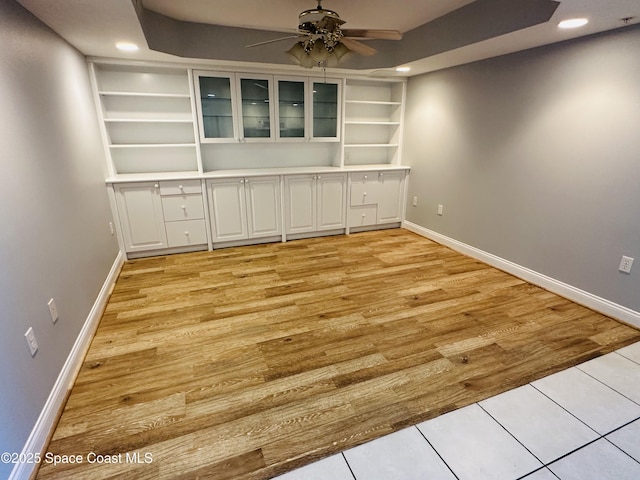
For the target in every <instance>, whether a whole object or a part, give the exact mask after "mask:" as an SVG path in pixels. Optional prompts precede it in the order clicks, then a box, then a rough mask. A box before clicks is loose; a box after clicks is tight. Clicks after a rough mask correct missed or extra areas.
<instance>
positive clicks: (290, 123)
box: [276, 78, 307, 141]
mask: <svg viewBox="0 0 640 480" xmlns="http://www.w3.org/2000/svg"><path fill="white" fill-rule="evenodd" d="M277 84H278V87H277V88H278V105H277V112H276V117H277V119H278V124H277V125H276V128H277V130H276V131H277V138H278V140H285V141H287V140H289V141H296V140H297V141H300V140H305V139H307V115H306V111H305V107H306V103H307V102H306V98H307V93H306V92H307V82H306V79H304V78H278V79H277Z"/></svg>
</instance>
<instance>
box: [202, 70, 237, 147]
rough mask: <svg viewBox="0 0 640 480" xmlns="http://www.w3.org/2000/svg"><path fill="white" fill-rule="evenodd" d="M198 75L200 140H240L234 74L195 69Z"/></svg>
mask: <svg viewBox="0 0 640 480" xmlns="http://www.w3.org/2000/svg"><path fill="white" fill-rule="evenodd" d="M195 75H196V86H197V90H198V105H197V106H198V114H199V117H200V122H199V123H200V125H199V126H200V140H201V141H202V142H203V143H211V142H237V141H238V140H237V139H238V135H237V132H236V122H235V118H236V116H237V114H236V108H235V100H234V99H235V97H236V92H235V83H234V76H233V74H219V73H212V72H195Z"/></svg>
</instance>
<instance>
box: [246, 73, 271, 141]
mask: <svg viewBox="0 0 640 480" xmlns="http://www.w3.org/2000/svg"><path fill="white" fill-rule="evenodd" d="M240 97H241V99H242V128H243V134H244V138H269V137H271V115H270V105H269V102H270V98H269V81H268V80H259V79H250V78H243V79H241V80H240Z"/></svg>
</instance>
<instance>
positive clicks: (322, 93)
mask: <svg viewBox="0 0 640 480" xmlns="http://www.w3.org/2000/svg"><path fill="white" fill-rule="evenodd" d="M313 136H314V137H315V138H322V137H331V138H333V137H337V136H338V85H337V84H336V83H320V82H313Z"/></svg>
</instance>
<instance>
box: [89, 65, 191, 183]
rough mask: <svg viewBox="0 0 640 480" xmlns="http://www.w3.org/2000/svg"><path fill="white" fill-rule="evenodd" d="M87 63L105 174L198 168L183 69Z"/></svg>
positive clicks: (186, 73) (186, 75) (188, 84)
mask: <svg viewBox="0 0 640 480" xmlns="http://www.w3.org/2000/svg"><path fill="white" fill-rule="evenodd" d="M92 67H93V68H92V70H91V71H92V75H93V77H94V81H95V85H96V91H97V92H96V93H97V97H98V99H99V107H100V109H101V112H102V118H103V120H104V122H103V127H104V128H103V134H104V137H105V142H106V144H107V150H108V151H107V154H108V157H109V165H108V167H109V172H110V174H111V175H118V174H128V173H151V172H186V171H191V172H195V173H197V172H199V162H198V152H197V148H196V139H195V130H194V115H193V111H192V102H191V98H192V87H191V85H192V83H191V80H190V74H189V71H188V70H187V69H186V68H148V67H146V68H143V67H136V66H123V65H111V64H104V65H102V64H99V65H93V66H92Z"/></svg>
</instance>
